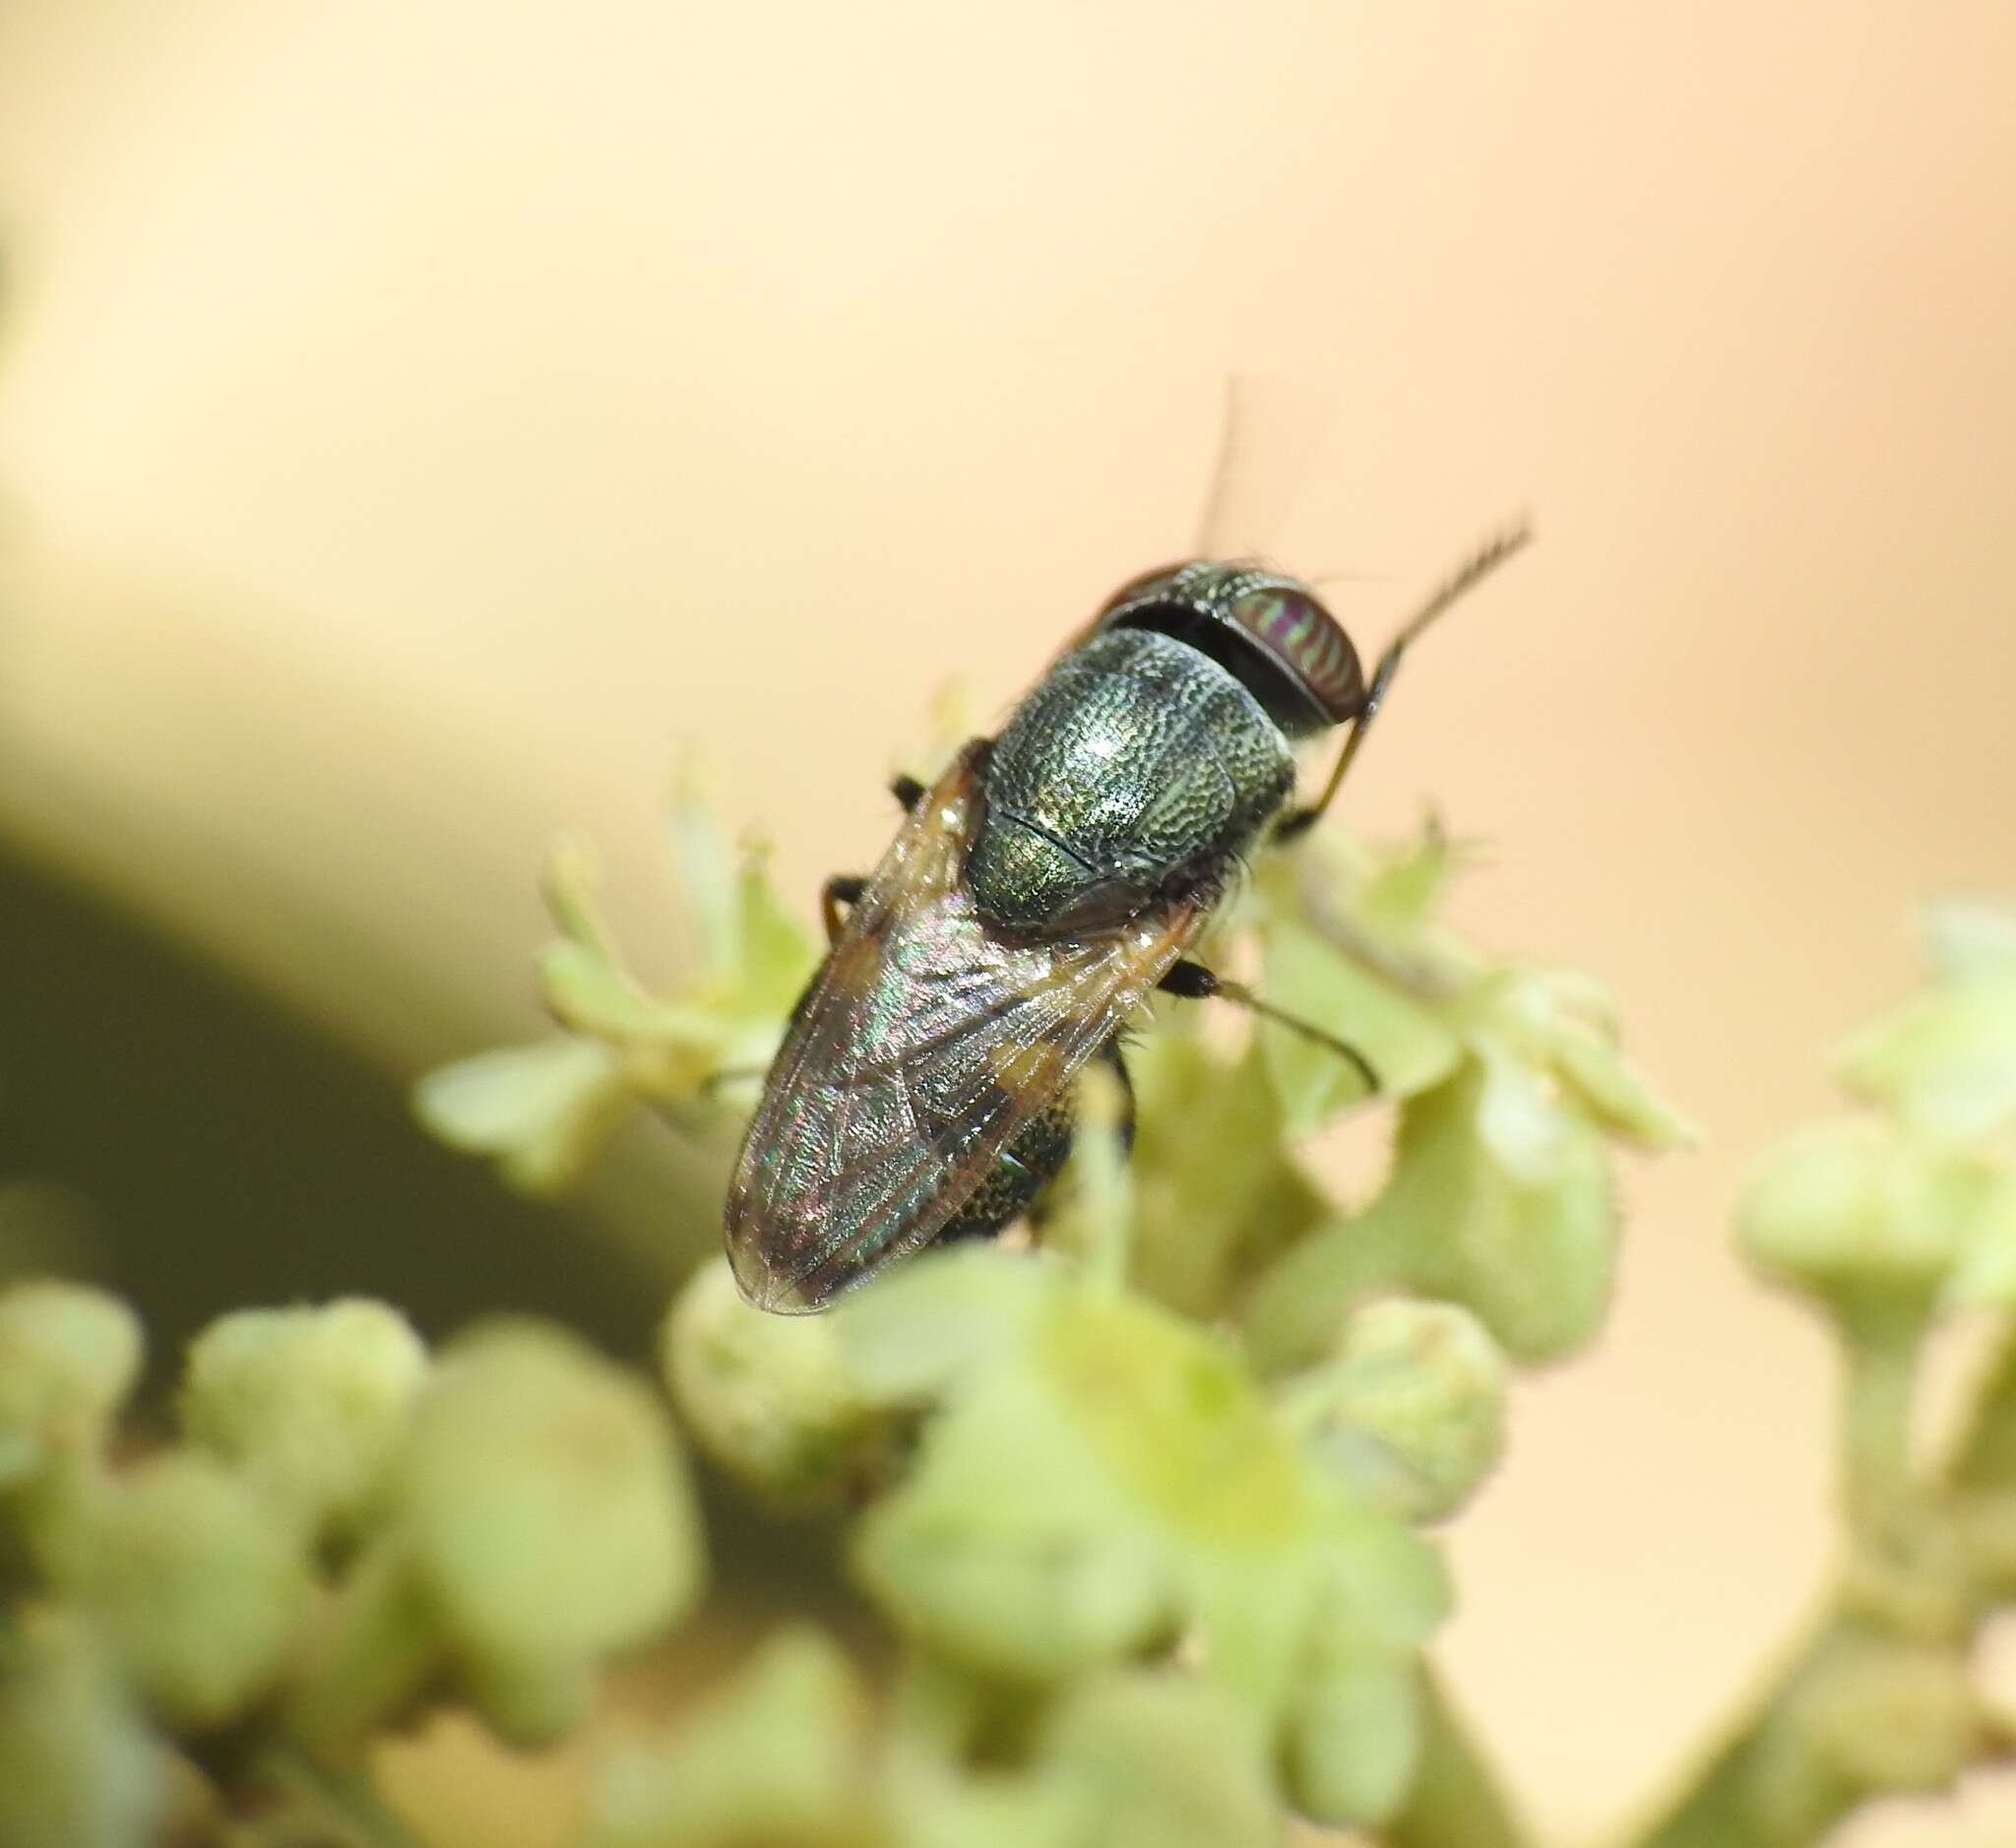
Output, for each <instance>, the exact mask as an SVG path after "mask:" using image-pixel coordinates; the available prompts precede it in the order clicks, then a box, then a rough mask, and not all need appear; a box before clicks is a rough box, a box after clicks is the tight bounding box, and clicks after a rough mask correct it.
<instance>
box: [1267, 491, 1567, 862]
mask: <svg viewBox="0 0 2016 1848" xmlns="http://www.w3.org/2000/svg"><path fill="white" fill-rule="evenodd" d="M1532 540H1533V524H1532V522H1531V521H1529V520H1528V519H1527V518H1526V516H1525V515H1524V514H1522V515H1520V517H1519V518H1518V519H1516V520H1514V521H1512V522H1511V523H1510V524H1509V525H1506V526H1504V527H1501V528H1500V529H1499V530H1498V531H1497V532H1496V533H1494V534H1493V535H1492V536H1491V537H1490V538H1489V539H1487V540H1485V541H1484V542H1483V543H1482V544H1481V545H1480V546H1479V547H1478V548H1477V550H1476V551H1474V552H1472V553H1471V555H1470V556H1469V558H1467V559H1466V560H1465V561H1464V562H1463V563H1462V564H1460V565H1458V566H1457V568H1456V569H1455V570H1454V571H1452V572H1451V573H1450V574H1449V576H1448V577H1446V578H1445V579H1443V581H1442V583H1441V584H1440V585H1439V586H1438V587H1437V588H1436V589H1435V590H1433V591H1431V592H1430V593H1429V594H1428V596H1427V598H1426V599H1425V601H1423V602H1422V604H1421V605H1420V606H1419V607H1418V609H1416V610H1415V612H1414V614H1413V615H1411V616H1409V617H1408V619H1407V620H1406V621H1405V622H1403V623H1402V624H1401V625H1400V631H1399V633H1398V634H1396V635H1395V636H1394V638H1393V639H1392V641H1390V642H1389V643H1387V644H1386V652H1385V653H1384V654H1383V655H1381V656H1380V657H1379V666H1378V668H1377V669H1375V670H1374V671H1373V674H1372V683H1371V685H1370V686H1368V687H1367V688H1366V689H1365V702H1364V704H1363V705H1362V706H1360V707H1359V708H1358V711H1357V717H1356V718H1355V719H1354V720H1353V721H1352V728H1351V735H1350V736H1349V737H1347V738H1346V739H1345V740H1344V748H1343V749H1342V750H1340V751H1339V752H1338V753H1337V762H1336V763H1335V764H1334V765H1332V767H1331V771H1330V778H1329V781H1328V782H1326V783H1325V784H1324V785H1323V794H1322V795H1321V796H1319V797H1316V799H1315V800H1314V801H1313V802H1311V803H1310V804H1309V805H1308V806H1307V807H1306V808H1296V809H1292V810H1291V811H1290V812H1289V813H1288V814H1287V815H1285V816H1284V817H1283V818H1282V821H1281V824H1280V826H1279V827H1277V828H1276V829H1275V831H1274V834H1275V838H1276V839H1277V840H1282V841H1287V840H1292V839H1293V838H1294V837H1295V836H1296V835H1298V834H1300V833H1302V832H1303V831H1304V830H1305V829H1308V828H1311V827H1314V826H1315V824H1316V822H1317V821H1318V820H1319V819H1321V817H1322V814H1323V811H1324V810H1325V809H1326V808H1328V807H1329V806H1330V802H1331V798H1332V797H1335V796H1336V794H1337V792H1338V789H1339V788H1340V786H1341V785H1342V784H1343V782H1344V773H1345V772H1346V771H1347V770H1349V769H1350V768H1351V760H1352V759H1353V758H1354V757H1355V756H1356V755H1357V753H1358V746H1359V745H1360V744H1362V743H1363V742H1364V740H1365V731H1366V728H1367V727H1369V726H1370V725H1371V723H1372V718H1373V715H1374V714H1376V713H1377V712H1378V710H1379V703H1380V701H1382V700H1383V699H1384V698H1385V697H1386V689H1387V688H1388V687H1390V686H1391V685H1392V684H1393V676H1394V674H1395V673H1397V672H1398V671H1399V670H1400V663H1401V659H1402V657H1403V656H1405V655H1406V653H1407V650H1408V646H1409V644H1410V643H1412V642H1413V641H1414V640H1415V639H1416V638H1417V637H1418V635H1419V634H1420V633H1421V631H1422V630H1423V629H1425V628H1427V627H1428V625H1429V624H1430V623H1432V622H1433V621H1434V620H1435V618H1436V617H1437V616H1439V615H1441V614H1442V612H1443V611H1444V610H1446V609H1447V608H1448V607H1449V606H1450V605H1452V604H1454V603H1457V602H1459V601H1460V600H1461V599H1462V598H1464V597H1465V596H1467V595H1468V594H1469V593H1470V592H1471V591H1474V590H1475V589H1476V588H1477V587H1478V586H1479V585H1480V584H1481V583H1482V582H1483V581H1484V579H1485V578H1487V577H1489V576H1490V575H1491V573H1492V572H1493V571H1495V570H1496V569H1497V568H1498V567H1499V566H1500V565H1501V564H1503V563H1504V562H1505V560H1506V559H1508V558H1510V557H1511V556H1512V555H1513V554H1514V553H1515V552H1518V551H1519V550H1521V549H1522V548H1523V547H1525V546H1526V545H1528V544H1529V543H1531V542H1532Z"/></svg>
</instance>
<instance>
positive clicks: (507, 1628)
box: [400, 1323, 703, 1723]
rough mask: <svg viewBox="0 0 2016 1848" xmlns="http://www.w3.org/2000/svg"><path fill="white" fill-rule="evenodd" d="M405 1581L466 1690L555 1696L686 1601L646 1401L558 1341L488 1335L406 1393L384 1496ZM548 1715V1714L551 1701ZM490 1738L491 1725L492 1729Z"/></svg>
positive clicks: (677, 1528) (614, 1373)
mask: <svg viewBox="0 0 2016 1848" xmlns="http://www.w3.org/2000/svg"><path fill="white" fill-rule="evenodd" d="M400 1500H401V1505H402V1508H403V1511H404V1517H405V1527H406V1531H407V1534H408V1537H409V1542H410V1549H411V1559H412V1565H413V1569H414V1570H415V1571H417V1572H418V1574H419V1575H420V1577H421V1579H422V1581H423V1582H424V1583H425V1584H426V1585H427V1586H428V1587H429V1589H430V1591H431V1593H432V1596H433V1599H434V1602H435V1608H436V1609H437V1610H438V1612H439V1615H440V1621H441V1623H442V1624H443V1625H444V1626H445V1628H446V1631H447V1633H448V1635H449V1637H450V1638H451V1640H452V1642H453V1644H454V1645H455V1647H456V1651H457V1653H458V1655H459V1656H460V1657H461V1658H462V1659H463V1660H464V1661H465V1662H467V1663H470V1664H473V1666H474V1670H475V1673H476V1676H477V1679H478V1681H479V1682H482V1683H484V1684H485V1685H499V1684H498V1681H497V1678H499V1677H500V1676H502V1677H505V1678H507V1679H510V1678H513V1677H515V1678H516V1682H517V1688H516V1692H515V1693H514V1711H515V1712H518V1713H522V1712H524V1711H525V1710H526V1709H527V1708H529V1707H533V1706H536V1705H537V1704H538V1702H537V1701H536V1699H534V1698H532V1697H531V1696H529V1695H527V1694H526V1692H525V1690H524V1688H523V1681H524V1679H525V1678H527V1677H532V1676H536V1675H540V1674H550V1675H552V1676H553V1677H554V1678H556V1681H558V1682H560V1683H563V1684H571V1682H572V1679H573V1676H574V1674H575V1672H576V1671H577V1669H578V1667H579V1665H580V1664H581V1663H582V1662H583V1661H585V1660H590V1659H593V1658H596V1657H599V1656H602V1655H605V1654H608V1653H610V1652H613V1651H617V1650H623V1649H628V1648H632V1647H635V1646H636V1645H638V1644H640V1643H642V1642H644V1641H646V1640H648V1639H649V1638H650V1637H652V1636H653V1635H655V1634H657V1633H658V1632H659V1631H660V1630H662V1628H664V1627H665V1626H666V1625H669V1624H671V1623H672V1622H673V1621H674V1620H675V1619H677V1618H678V1617H679V1616H680V1615H681V1614H683V1612H684V1611H685V1610H686V1609H687V1608H688V1606H689V1605H690V1604H691V1603H692V1601H693V1599H694V1597H695V1596H696V1595H697V1593H698V1591H699V1589H700V1580H701V1574H702V1569H703V1566H702V1558H701V1543H700V1534H699V1527H698V1522H697V1519H696V1516H695V1512H694V1508H693V1504H692V1498H691V1495H690V1492H689V1490H688V1487H687V1483H686V1475H685V1469H684V1466H683V1464H682V1462H681V1459H680V1456H679V1453H678V1450H677V1448H676V1447H675V1445H674V1442H673V1439H672V1435H671V1432H670V1430H669V1427H668V1424H667V1420H666V1418H665V1415H664V1412H663V1411H662V1408H661V1406H660V1404H659V1402H658V1401H657V1400H656V1399H654V1398H653V1397H652V1396H651V1395H650V1394H649V1393H648V1392H647V1391H646V1390H645V1389H644V1387H643V1386H642V1385H641V1384H640V1383H639V1382H638V1381H636V1380H635V1379H633V1378H631V1377H630V1376H629V1375H627V1374H625V1373H623V1372H621V1371H620V1370H617V1369H615V1368H613V1367H610V1366H608V1365H607V1364H606V1363H605V1362H603V1361H601V1360H600V1359H599V1358H598V1357H597V1356H596V1355H595V1354H594V1353H592V1352H591V1351H590V1350H589V1349H587V1348H586V1347H584V1346H583V1345H581V1344H580V1343H578V1342H577V1341H575V1340H574V1339H572V1338H571V1337H569V1336H566V1335H563V1334H560V1333H558V1332H556V1331H554V1330H550V1329H546V1328H542V1327H537V1326H535V1325H533V1324H530V1323H507V1324H500V1325H497V1326H494V1327H491V1328H488V1329H484V1330H479V1331H477V1332H476V1333H475V1334H473V1335H471V1336H467V1337H465V1338H463V1339H462V1340H460V1341H458V1342H457V1343H455V1344H454V1345H453V1346H452V1347H451V1348H450V1349H449V1350H448V1351H447V1352H446V1353H445V1354H444V1355H443V1356H442V1358H441V1360H440V1361H439V1362H438V1363H437V1365H436V1367H435V1369H434V1373H433V1377H432V1378H431V1379H430V1381H429V1382H428V1384H427V1386H426V1388H425V1390H424V1391H423V1392H422V1393H421V1395H420V1399H419V1403H418V1406H417V1408H416V1410H415V1414H414V1419H413V1431H412V1437H411V1441H410V1448H409V1451H408V1455H407V1459H406V1464H405V1468H404V1471H403V1474H402V1481H401V1486H400ZM554 1704H555V1706H556V1708H557V1707H559V1706H564V1704H565V1702H564V1700H560V1699H557V1698H556V1700H555V1703H554ZM506 1723H509V1721H508V1720H507V1721H506Z"/></svg>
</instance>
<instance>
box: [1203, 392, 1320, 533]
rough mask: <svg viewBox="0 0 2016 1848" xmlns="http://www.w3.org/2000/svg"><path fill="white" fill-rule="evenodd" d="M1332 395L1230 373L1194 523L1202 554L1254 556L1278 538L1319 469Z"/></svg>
mask: <svg viewBox="0 0 2016 1848" xmlns="http://www.w3.org/2000/svg"><path fill="white" fill-rule="evenodd" d="M1331 416H1332V409H1331V401H1330V399H1329V396H1328V395H1327V394H1326V393H1325V392H1324V391H1322V390H1321V389H1320V388H1319V387H1317V386H1316V385H1314V384H1312V383H1310V382H1308V381H1306V380H1297V379H1285V378H1273V377H1269V376H1266V375H1264V374H1260V373H1253V372H1235V373H1234V374H1232V376H1231V377H1230V379H1229V380H1228V381H1227V384H1226V403H1225V427H1224V431H1223V433H1222V434H1221V436H1220V438H1219V447H1218V462H1217V466H1216V467H1215V468H1214V470H1213V471H1212V480H1211V496H1210V498H1209V500H1207V501H1206V503H1205V506H1204V514H1203V518H1202V519H1201V520H1200V521H1199V523H1198V529H1197V544H1196V550H1197V555H1198V556H1199V557H1200V558H1257V557H1266V556H1268V555H1270V554H1271V553H1272V552H1273V551H1274V549H1275V547H1276V546H1277V545H1278V544H1279V543H1280V542H1281V536H1282V530H1283V528H1284V527H1286V526H1287V524H1288V517H1289V513H1290V511H1291V510H1292V508H1293V506H1294V504H1295V501H1296V500H1297V499H1298V498H1299V497H1300V495H1301V492H1302V489H1303V488H1305V487H1306V486H1307V485H1308V483H1309V479H1310V478H1311V476H1313V475H1314V474H1315V471H1316V461H1317V455H1318V452H1319V451H1320V450H1321V449H1322V447H1323V439H1324V437H1325V435H1326V434H1327V433H1328V431H1329V428H1330V423H1331Z"/></svg>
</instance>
